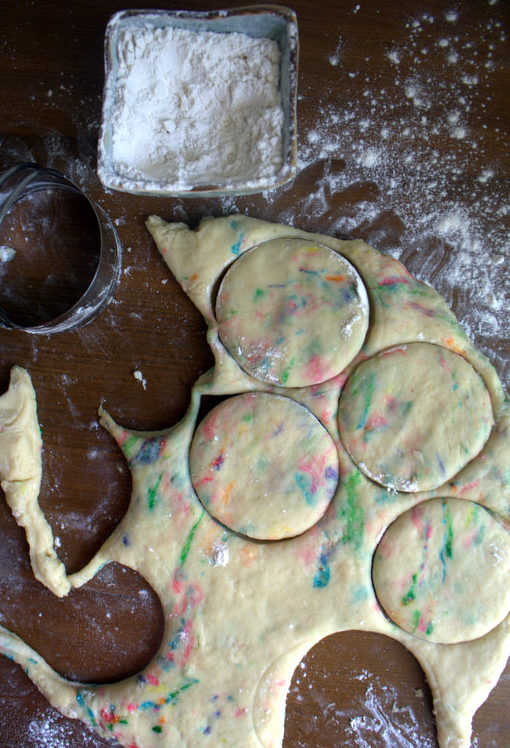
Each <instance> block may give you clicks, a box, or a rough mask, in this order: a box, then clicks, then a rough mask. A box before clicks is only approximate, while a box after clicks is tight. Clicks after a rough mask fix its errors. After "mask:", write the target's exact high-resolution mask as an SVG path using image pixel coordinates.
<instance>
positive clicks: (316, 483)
mask: <svg viewBox="0 0 510 748" xmlns="http://www.w3.org/2000/svg"><path fill="white" fill-rule="evenodd" d="M190 472H191V481H192V483H193V487H194V489H195V491H196V493H197V495H198V497H199V499H200V501H201V502H202V504H203V505H204V506H205V508H206V509H207V510H208V511H209V513H210V514H211V515H212V516H213V517H215V518H216V519H217V520H218V521H219V522H221V523H222V524H224V525H226V526H227V527H229V528H230V529H232V530H234V531H235V532H238V533H241V534H242V535H246V536H248V537H250V538H254V539H257V540H280V539H283V538H289V537H294V536H295V535H299V534H301V533H302V532H304V531H305V530H307V529H309V528H310V527H312V526H313V525H314V524H315V523H316V522H317V521H318V520H319V519H320V518H321V517H322V515H323V514H324V512H325V511H326V509H327V507H328V505H329V502H330V501H331V499H332V497H333V495H334V493H335V490H336V486H337V482H338V455H337V451H336V447H335V444H334V442H333V440H332V438H331V436H330V435H329V433H328V432H327V431H326V429H325V428H324V426H323V425H322V424H321V423H320V421H318V420H317V418H316V417H315V416H314V415H312V413H310V411H309V410H308V409H307V408H305V407H304V406H303V405H301V404H299V403H297V402H295V401H294V400H291V399H289V398H287V397H283V396H281V395H271V394H269V393H265V392H247V393H244V394H242V395H237V396H235V397H230V398H228V399H226V400H224V401H223V402H222V403H220V404H219V405H217V406H216V407H215V408H214V409H213V410H212V411H210V412H209V413H208V415H207V416H206V417H205V419H204V420H203V421H202V422H201V423H200V424H199V426H198V427H197V429H196V431H195V435H194V437H193V440H192V443H191V448H190Z"/></svg>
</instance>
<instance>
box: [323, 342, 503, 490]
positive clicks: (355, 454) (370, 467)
mask: <svg viewBox="0 0 510 748" xmlns="http://www.w3.org/2000/svg"><path fill="white" fill-rule="evenodd" d="M493 423H494V417H493V413H492V406H491V400H490V396H489V393H488V391H487V389H486V387H485V384H484V383H483V380H482V378H481V377H480V376H479V374H478V373H477V372H476V371H475V370H474V369H473V367H472V366H471V364H469V363H468V362H467V361H466V360H465V359H464V358H462V356H459V355H458V354H456V353H453V352H452V351H449V350H447V349H445V348H442V347H440V346H438V345H433V344H430V343H411V344H408V345H403V346H400V347H396V348H391V349H388V350H385V351H383V352H381V353H379V354H378V355H376V356H374V357H372V358H370V359H367V360H366V361H363V362H362V363H361V364H359V365H358V366H357V367H356V369H355V370H354V371H353V373H352V374H351V376H350V377H349V379H348V381H347V384H346V386H345V388H344V391H343V393H342V395H341V397H340V404H339V409H338V425H339V428H340V434H341V438H342V441H343V444H344V445H345V447H346V448H347V450H348V452H349V454H350V455H351V457H352V459H353V460H354V461H355V462H356V464H357V465H358V467H359V468H360V469H361V470H362V471H363V472H364V473H365V475H367V476H368V477H369V478H371V479H372V480H374V481H376V482H377V483H381V484H382V485H383V486H386V487H387V488H390V489H393V490H396V491H426V490H430V489H433V488H437V487H438V486H441V485H442V484H443V483H445V482H446V481H448V480H449V479H450V478H452V477H453V476H454V475H455V474H456V473H458V472H459V470H461V468H463V467H464V466H465V465H466V464H467V463H468V462H469V461H470V460H471V459H472V458H473V457H475V456H476V455H477V454H478V453H479V452H480V450H481V449H482V447H483V446H484V444H485V443H486V441H487V439H488V437H489V434H490V431H491V428H492V426H493Z"/></svg>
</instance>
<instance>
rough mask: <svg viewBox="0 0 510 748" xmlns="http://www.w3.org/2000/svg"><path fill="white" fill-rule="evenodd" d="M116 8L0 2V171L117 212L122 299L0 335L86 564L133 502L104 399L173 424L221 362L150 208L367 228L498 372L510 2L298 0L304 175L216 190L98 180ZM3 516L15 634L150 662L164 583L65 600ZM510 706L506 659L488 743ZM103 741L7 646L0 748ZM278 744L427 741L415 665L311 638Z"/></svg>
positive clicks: (485, 735) (112, 1)
mask: <svg viewBox="0 0 510 748" xmlns="http://www.w3.org/2000/svg"><path fill="white" fill-rule="evenodd" d="M135 5H136V6H137V7H154V3H151V2H149V3H147V2H143V1H138V2H137V3H136V4H135ZM235 5H236V3H230V2H224V3H223V4H222V6H223V7H229V6H232V7H235ZM123 7H124V6H123V5H122V3H121V2H119V1H118V0H102V2H97V0H65V2H64V1H62V2H58V1H56V0H55V1H53V2H50V1H49V0H38V1H37V2H34V1H33V0H0V50H1V55H0V80H1V85H0V111H1V113H2V116H1V118H0V168H5V167H9V166H12V165H14V164H16V163H18V162H20V161H26V160H35V161H38V162H39V163H41V164H43V165H49V166H52V167H54V168H57V169H59V170H61V171H63V172H64V173H66V174H67V175H68V176H70V177H71V178H72V179H74V180H75V181H76V182H77V183H78V184H79V185H80V186H81V187H82V188H83V189H84V190H85V191H86V193H87V194H88V195H89V197H91V198H92V199H94V200H95V201H97V202H98V203H99V204H100V205H101V206H102V207H103V208H104V209H105V210H106V211H107V213H108V214H109V215H110V217H111V218H112V220H114V221H115V224H116V226H117V229H118V232H119V235H120V239H121V242H122V246H123V260H122V276H121V280H120V283H119V285H118V287H117V289H116V292H115V298H114V302H113V303H112V304H110V305H109V306H108V307H107V309H106V310H104V311H103V312H102V313H101V315H100V316H99V317H98V318H97V319H96V320H95V321H93V322H92V323H91V324H90V325H89V326H87V327H84V328H82V329H80V330H78V331H75V332H70V333H62V334H58V335H53V336H31V335H29V334H27V333H24V332H18V331H9V330H5V329H0V387H1V391H4V390H5V389H6V388H7V386H8V380H9V370H10V368H11V366H12V365H14V364H20V365H22V366H25V367H26V368H27V369H28V371H29V372H30V374H31V376H32V379H33V383H34V387H35V389H36V392H37V397H38V409H39V419H40V422H41V425H42V434H43V440H44V452H43V470H44V478H43V484H42V490H41V495H40V503H41V506H42V508H43V510H44V512H45V514H46V516H47V518H48V520H49V522H50V523H51V525H52V527H53V530H54V534H55V536H56V538H58V540H57V549H58V554H59V556H60V558H61V559H62V560H63V562H64V563H65V565H66V567H67V569H68V571H69V572H72V571H76V570H77V569H79V568H80V567H81V566H82V565H83V564H84V563H85V562H87V561H88V560H89V559H90V558H91V557H92V555H93V554H94V552H95V551H96V550H97V549H98V548H99V546H100V545H101V543H102V542H103V541H104V540H105V538H106V537H107V536H108V535H109V533H110V532H111V531H112V529H113V528H114V527H115V526H116V524H117V523H118V521H119V520H120V518H121V517H122V516H123V514H124V512H125V511H126V508H127V505H128V501H129V494H130V478H129V475H128V472H127V468H126V466H125V464H124V462H123V460H122V458H121V456H120V453H119V452H118V450H117V448H116V446H115V445H114V443H113V440H112V439H111V438H110V437H109V436H108V435H107V434H106V433H105V432H104V431H103V430H102V429H101V428H100V427H98V423H97V408H98V406H99V404H100V403H103V404H104V405H105V406H106V407H107V409H108V410H109V412H110V413H111V414H112V415H113V417H114V418H116V419H117V420H118V421H119V422H121V423H122V424H123V425H127V426H129V427H132V428H136V429H144V430H153V429H158V428H163V427H165V426H168V425H171V424H173V423H175V422H176V421H177V420H179V419H180V418H181V417H182V416H183V415H184V413H185V410H186V408H187V405H188V402H189V396H190V390H191V387H192V385H193V383H194V381H195V380H196V378H197V377H198V376H199V374H201V373H202V372H204V371H205V370H206V369H207V368H208V367H209V366H210V365H211V363H212V357H211V354H210V352H209V350H208V347H207V345H206V342H205V337H204V330H205V327H204V323H203V321H202V318H201V316H200V314H199V313H198V311H197V310H196V309H195V308H194V307H193V305H192V304H191V302H190V301H189V300H188V299H187V298H186V297H185V295H184V293H183V292H182V291H181V289H180V288H179V287H178V285H177V283H176V282H175V281H174V280H173V278H172V277H171V276H170V274H169V273H168V271H167V269H166V267H165V265H164V263H163V261H162V260H161V258H160V257H159V255H158V253H157V251H156V250H155V247H154V246H153V243H152V241H151V239H150V237H149V235H148V233H147V232H146V230H145V228H144V220H145V218H146V217H147V216H148V215H150V214H151V213H156V214H159V215H161V216H162V217H164V218H165V219H167V220H184V221H186V222H189V223H191V224H196V223H197V221H198V220H199V219H200V218H201V217H202V216H204V215H225V214H228V213H231V212H237V211H241V212H247V213H249V214H250V215H252V216H256V217H260V218H264V219H267V220H274V221H282V222H289V223H293V224H295V225H297V226H301V227H303V228H306V229H308V230H312V231H321V232H326V233H331V234H335V235H344V234H350V235H355V236H358V237H361V238H363V239H366V240H367V241H369V242H370V243H371V244H373V245H374V246H375V247H377V248H378V249H380V250H382V251H384V252H389V253H391V254H393V255H394V256H395V257H397V258H400V259H401V260H402V261H403V262H404V263H405V264H406V265H407V267H409V269H411V271H412V272H414V273H415V274H417V275H418V277H420V278H421V279H423V280H425V281H428V282H430V283H431V285H434V286H435V287H436V288H438V290H440V292H441V293H442V294H443V295H444V296H445V297H446V298H447V300H448V302H449V303H450V304H451V305H452V307H453V308H454V310H455V311H456V313H457V315H458V316H459V318H460V320H461V322H462V323H463V324H464V325H465V326H466V327H467V329H468V331H469V333H470V335H471V337H472V338H473V339H474V341H475V343H476V345H477V346H478V347H480V348H481V349H482V350H484V352H485V353H486V354H487V355H488V356H489V358H491V360H492V361H493V363H494V365H495V366H496V368H497V370H498V372H499V374H500V376H501V377H502V378H503V379H504V381H505V382H506V385H507V387H508V381H509V368H508V366H509V364H508V349H509V346H508V340H507V337H508V336H507V329H508V328H507V326H506V318H507V316H508V307H509V299H510V291H509V279H508V272H507V263H506V259H508V255H509V254H510V244H509V240H508V229H509V211H510V208H509V202H508V201H509V193H510V190H509V187H510V181H509V177H510V148H509V119H510V118H509V116H508V115H509V110H510V55H509V45H508V41H507V39H506V35H507V34H508V33H509V32H510V4H509V3H508V0H499V1H498V0H495V1H493V0H489V1H488V0H456V2H450V1H449V0H408V1H407V2H405V3H404V2H397V1H396V0H395V1H394V2H392V1H391V0H360V2H359V3H357V2H356V0H323V1H322V2H321V3H320V4H319V3H313V2H309V0H296V2H294V3H293V4H292V6H291V7H293V8H294V9H295V10H296V12H297V14H298V22H299V31H300V42H301V56H300V72H299V102H298V131H299V132H298V137H299V167H300V171H299V174H298V176H297V177H296V179H295V180H294V181H293V182H291V183H290V184H289V185H287V186H285V187H283V188H280V189H279V190H276V191H274V192H271V193H269V194H258V195H253V196H250V197H243V198H237V199H220V198H217V199H209V200H204V199H193V200H177V199H163V198H148V197H147V198H141V197H135V196H130V195H125V194H119V193H113V192H106V191H105V190H104V189H103V188H102V186H101V184H100V182H99V180H98V178H97V175H96V173H95V168H96V145H97V137H98V129H99V125H100V119H101V99H102V86H103V39H104V30H105V26H106V23H107V21H108V19H109V17H110V15H111V14H113V13H114V12H115V11H117V10H120V9H122V8H123ZM160 7H166V8H179V7H182V8H188V9H197V10H205V9H212V8H214V7H217V6H216V4H215V3H213V2H208V1H207V0H203V2H183V3H180V4H179V3H173V2H166V3H161V5H160ZM1 243H2V242H0V244H1ZM505 258H506V259H505ZM0 284H5V278H4V277H3V276H2V275H0ZM5 291H6V289H5V287H2V294H3V293H4V292H5ZM137 370H138V371H140V372H142V375H143V379H144V380H145V386H144V383H143V382H141V381H140V380H137V379H136V378H135V377H134V374H133V373H134V372H135V371H137ZM0 523H1V524H0V610H1V613H0V622H1V623H2V624H3V625H4V626H6V627H7V628H9V629H11V630H13V631H15V632H17V633H18V634H19V635H21V636H22V637H23V639H25V640H26V641H27V642H28V643H30V644H31V645H32V646H33V647H34V648H35V649H36V650H38V651H39V652H41V653H42V654H43V655H44V656H45V657H46V659H47V660H48V662H49V663H50V664H51V665H52V666H53V667H55V668H56V669H57V670H58V671H59V672H61V673H63V674H65V675H68V676H72V677H74V678H78V679H83V680H86V681H93V682H99V681H108V680H115V679H118V678H122V677H124V676H126V675H129V674H131V673H134V672H136V671H137V670H139V669H140V668H141V667H142V666H143V665H144V664H145V663H146V662H147V661H148V659H149V658H150V657H151V654H152V653H153V652H154V650H155V648H156V647H157V645H158V642H159V636H160V635H161V618H160V613H159V607H158V601H157V600H156V599H155V596H152V597H151V598H150V600H151V602H150V611H149V612H150V615H147V605H146V604H145V605H144V606H141V605H140V602H139V601H140V595H139V594H138V593H139V591H140V589H143V588H144V585H145V583H144V580H143V579H142V578H140V577H139V576H138V575H137V574H135V573H134V572H132V571H130V570H123V569H120V568H117V567H115V566H109V567H106V568H104V569H103V570H102V571H101V572H100V573H99V574H98V575H97V577H96V578H95V579H93V580H92V581H91V582H89V583H88V584H87V585H86V586H85V588H83V589H82V590H80V591H75V592H73V593H72V594H71V595H69V597H68V598H66V599H64V600H56V599H55V598H54V597H53V596H52V595H51V593H49V592H48V591H47V590H46V589H45V588H43V587H42V586H41V585H40V584H39V583H37V582H36V581H35V580H34V578H33V576H32V573H31V569H30V565H29V560H28V553H27V546H26V542H25V539H24V533H23V532H22V531H21V530H20V529H19V528H18V527H17V526H16V524H15V522H14V520H13V519H12V517H11V515H10V513H9V511H8V509H7V508H6V505H5V502H4V501H1V502H0ZM509 699H510V669H509V668H507V670H506V672H505V674H504V675H503V677H502V679H501V680H500V683H499V684H498V686H497V687H496V689H495V690H494V691H493V693H492V695H491V697H490V698H489V700H488V701H487V703H486V704H485V705H484V706H483V707H482V708H481V709H480V711H479V713H478V715H477V717H476V720H475V728H474V736H475V737H476V739H477V740H478V743H476V744H477V745H479V746H481V747H482V746H483V748H487V747H488V746H501V747H502V746H508V745H509V744H510V714H509V710H508V707H507V704H508V701H509ZM356 725H357V726H356ZM416 735H419V736H420V737H419V740H418V741H417V739H416ZM363 741H364V742H363ZM109 744H110V743H108V742H107V741H106V742H105V741H103V740H101V739H99V738H98V737H96V736H95V735H94V734H92V733H90V732H89V731H88V729H87V728H86V727H85V726H83V725H82V724H81V723H79V722H73V721H71V720H67V719H64V718H63V717H61V716H60V715H59V714H58V712H56V711H55V710H54V709H52V708H51V707H50V706H49V705H48V703H47V702H46V701H45V699H44V698H43V697H42V696H41V695H40V694H39V693H38V692H37V691H36V689H35V688H34V687H33V686H32V684H31V682H30V681H29V680H28V679H27V678H26V677H25V675H24V674H23V673H22V671H21V670H20V669H19V668H18V667H17V666H16V665H14V664H13V663H11V662H9V661H8V660H6V659H3V658H2V659H0V746H2V747H5V748H18V747H23V748H29V747H30V748H31V747H34V748H35V747H37V748H41V746H59V747H66V748H67V747H69V748H71V747H72V748H84V747H85V746H103V745H109ZM111 744H113V742H112V743H111ZM285 745H286V746H289V747H290V746H307V747H310V746H324V747H326V746H337V745H345V746H355V745H358V746H359V745H366V746H370V747H371V748H372V747H375V746H416V745H420V746H434V745H436V742H435V731H434V721H433V716H432V707H431V699H430V694H429V692H428V690H427V686H426V683H425V681H424V677H423V674H422V672H421V669H420V667H419V666H418V664H417V663H416V661H415V660H414V659H413V657H412V656H411V655H409V654H408V653H407V652H406V651H405V650H404V649H403V648H402V647H401V646H400V645H398V644H396V643H395V642H393V641H390V640H387V639H385V638H383V637H379V636H376V635H375V634H372V635H370V634H360V633H356V632H350V633H346V634H338V635H335V636H332V637H330V638H329V639H328V640H325V641H323V642H321V643H319V644H318V645H317V646H316V647H315V648H314V649H313V650H312V651H311V652H309V654H308V656H307V657H306V658H305V660H304V661H303V662H302V664H301V666H300V667H299V668H298V669H297V671H296V674H295V677H294V681H293V684H292V687H291V691H290V695H289V698H288V710H287V720H286V731H285Z"/></svg>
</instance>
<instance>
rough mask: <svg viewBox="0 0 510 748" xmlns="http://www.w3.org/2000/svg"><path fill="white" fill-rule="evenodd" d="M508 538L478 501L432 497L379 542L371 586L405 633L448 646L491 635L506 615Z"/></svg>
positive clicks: (400, 519)
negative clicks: (489, 633)
mask: <svg viewBox="0 0 510 748" xmlns="http://www.w3.org/2000/svg"><path fill="white" fill-rule="evenodd" d="M509 573H510V537H509V535H508V533H507V532H506V530H505V529H504V528H503V526H502V525H501V524H500V523H499V522H498V521H497V520H496V519H494V517H493V515H492V514H491V513H490V512H489V511H488V510H487V509H485V508H484V507H482V506H481V505H480V504H476V503H474V502H472V501H465V500H462V499H431V500H430V501H426V502H423V503H421V504H418V505H417V506H415V507H414V508H413V509H410V510H409V511H407V512H405V513H404V514H402V515H400V517H398V519H396V520H395V522H393V524H391V525H390V527H389V528H388V529H387V530H386V532H385V534H384V535H383V537H382V539H381V542H380V543H379V545H378V547H377V549H376V552H375V555H374V563H373V572H372V577H373V584H374V588H375V591H376V594H377V597H378V599H379V602H380V604H381V606H382V608H383V609H384V611H385V612H386V614H387V615H388V617H389V618H390V619H391V620H392V621H393V622H394V623H396V624H397V626H399V627H400V628H402V629H404V631H407V632H408V633H410V634H414V635H415V636H417V637H419V638H421V639H425V640H427V641H430V642H435V643H442V644H454V643H456V642H462V641H470V640H472V639H477V638H479V637H481V636H484V635H485V634H486V633H488V632H489V631H491V630H492V629H493V628H494V627H495V626H497V624H498V623H500V622H501V621H502V620H503V618H504V617H505V616H506V615H507V613H508V611H509V610H510V585H509V584H508V579H509Z"/></svg>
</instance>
